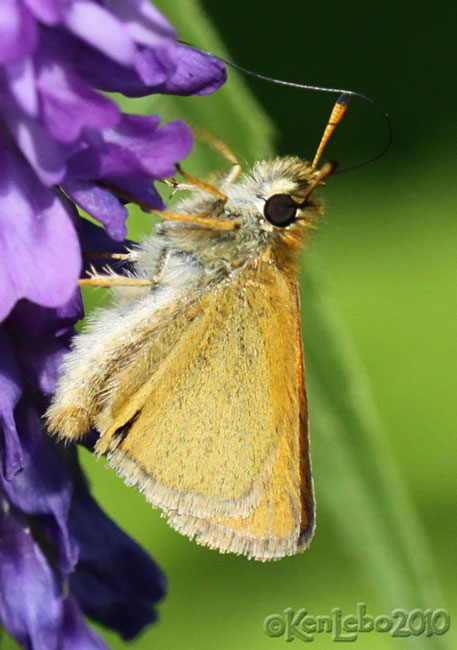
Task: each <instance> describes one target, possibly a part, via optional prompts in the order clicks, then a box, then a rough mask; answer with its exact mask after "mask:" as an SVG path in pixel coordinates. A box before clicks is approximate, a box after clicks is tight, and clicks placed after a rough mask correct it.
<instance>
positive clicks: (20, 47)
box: [0, 0, 38, 65]
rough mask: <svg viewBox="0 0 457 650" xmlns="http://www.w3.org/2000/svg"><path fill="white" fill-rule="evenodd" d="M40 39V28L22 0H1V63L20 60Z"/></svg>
mask: <svg viewBox="0 0 457 650" xmlns="http://www.w3.org/2000/svg"><path fill="white" fill-rule="evenodd" d="M37 40H38V30H37V26H36V24H35V21H34V19H33V18H32V16H31V15H30V12H29V10H28V9H27V7H25V6H24V5H23V4H22V2H21V0H2V1H1V2H0V63H1V64H3V65H4V64H8V63H15V62H16V61H20V60H21V59H23V58H24V57H26V56H28V55H29V54H30V53H31V52H32V51H33V49H34V48H35V45H36V43H37Z"/></svg>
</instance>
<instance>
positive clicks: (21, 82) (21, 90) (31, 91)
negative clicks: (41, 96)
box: [5, 57, 38, 117]
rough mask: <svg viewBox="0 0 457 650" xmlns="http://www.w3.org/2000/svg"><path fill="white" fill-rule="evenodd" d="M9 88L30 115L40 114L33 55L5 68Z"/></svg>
mask: <svg viewBox="0 0 457 650" xmlns="http://www.w3.org/2000/svg"><path fill="white" fill-rule="evenodd" d="M5 73H6V78H7V83H8V86H9V90H10V92H11V94H12V96H13V97H14V99H15V100H16V102H17V103H18V105H19V106H20V107H21V108H22V110H23V111H24V113H26V114H27V115H28V116H29V117H36V116H37V115H38V93H37V91H36V88H35V70H34V64H33V60H32V58H31V57H28V58H26V59H23V60H22V61H18V63H12V64H11V65H9V66H8V67H7V68H6V69H5Z"/></svg>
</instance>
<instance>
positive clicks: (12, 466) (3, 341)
mask: <svg viewBox="0 0 457 650" xmlns="http://www.w3.org/2000/svg"><path fill="white" fill-rule="evenodd" d="M21 395H22V376H21V371H20V368H19V366H18V364H17V361H16V359H15V356H14V352H13V346H12V342H11V339H10V337H9V336H8V334H7V333H6V332H5V331H4V328H3V327H1V328H0V429H1V435H2V437H3V445H0V451H1V454H0V455H1V457H2V471H3V474H4V476H5V478H6V479H7V480H8V481H10V480H11V479H12V478H13V476H15V475H16V474H17V473H18V472H19V471H20V470H21V469H22V468H23V467H24V462H23V458H22V447H21V443H20V441H19V436H18V433H17V429H16V423H15V421H14V409H15V407H16V404H17V403H18V401H19V398H20V397H21Z"/></svg>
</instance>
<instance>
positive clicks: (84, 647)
mask: <svg viewBox="0 0 457 650" xmlns="http://www.w3.org/2000/svg"><path fill="white" fill-rule="evenodd" d="M62 629H63V638H62V646H61V647H60V648H59V650H109V648H108V646H107V645H106V644H105V643H104V641H103V640H102V639H101V638H100V637H99V635H98V634H97V633H96V632H94V630H91V628H90V627H87V625H86V623H85V621H84V619H83V617H82V615H81V611H80V609H79V607H78V604H77V602H76V600H75V599H74V598H73V596H71V595H69V596H67V598H65V601H64V619H63V626H62Z"/></svg>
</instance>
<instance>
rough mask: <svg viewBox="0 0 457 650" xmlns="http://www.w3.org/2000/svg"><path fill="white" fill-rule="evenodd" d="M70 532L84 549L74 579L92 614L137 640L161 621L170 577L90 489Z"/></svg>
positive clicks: (77, 501)
mask: <svg viewBox="0 0 457 650" xmlns="http://www.w3.org/2000/svg"><path fill="white" fill-rule="evenodd" d="M69 526H70V530H71V532H72V534H73V535H74V537H75V539H76V540H77V542H78V545H79V549H80V556H79V562H78V565H77V567H76V570H75V572H74V573H73V574H72V575H71V576H70V585H71V589H72V592H73V593H74V594H75V595H76V596H77V598H78V600H79V602H80V603H81V606H82V608H83V610H84V611H85V613H86V614H88V615H89V616H91V617H93V618H95V619H96V620H98V621H100V622H101V623H103V624H105V625H108V626H109V627H113V628H115V629H117V630H118V631H119V632H120V633H121V635H122V636H123V638H124V639H131V638H133V637H134V636H135V635H136V634H138V632H139V631H140V630H141V629H142V628H143V627H144V626H145V625H146V624H148V623H151V622H152V621H154V620H155V619H156V613H155V611H154V605H155V604H156V603H157V602H158V601H159V600H161V599H162V598H163V596H164V594H165V585H166V582H165V577H164V575H163V573H162V572H161V571H160V569H159V568H158V566H157V565H156V564H155V562H153V561H152V560H151V559H150V558H149V557H148V555H147V554H146V553H145V552H144V551H143V550H142V549H141V547H140V546H138V544H136V543H135V542H134V541H133V540H132V539H130V537H128V536H127V535H126V534H125V533H124V532H123V531H122V530H121V529H120V528H118V527H117V526H116V524H114V522H112V521H111V519H109V518H108V517H107V516H106V514H105V513H104V512H103V511H102V510H101V508H100V507H99V506H98V505H97V503H96V502H95V501H94V500H93V498H92V497H91V495H90V494H89V492H88V491H87V489H86V488H85V486H84V485H80V486H78V488H77V489H76V491H75V495H74V499H73V503H72V508H71V513H70V522H69Z"/></svg>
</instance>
